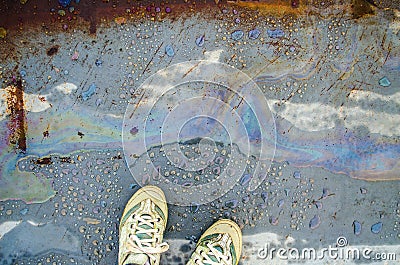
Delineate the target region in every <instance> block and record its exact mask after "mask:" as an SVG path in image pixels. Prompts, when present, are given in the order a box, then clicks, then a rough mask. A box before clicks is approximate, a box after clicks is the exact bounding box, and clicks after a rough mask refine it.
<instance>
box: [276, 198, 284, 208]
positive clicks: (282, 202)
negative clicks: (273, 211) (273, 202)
mask: <svg viewBox="0 0 400 265" xmlns="http://www.w3.org/2000/svg"><path fill="white" fill-rule="evenodd" d="M284 204H285V201H284V200H283V199H281V200H279V201H278V204H277V206H278V208H281V207H282V206H283V205H284Z"/></svg>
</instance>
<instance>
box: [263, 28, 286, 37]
mask: <svg viewBox="0 0 400 265" xmlns="http://www.w3.org/2000/svg"><path fill="white" fill-rule="evenodd" d="M267 34H268V36H269V37H270V38H273V39H277V38H282V37H283V36H284V35H285V33H284V32H283V30H281V29H275V30H270V29H268V30H267Z"/></svg>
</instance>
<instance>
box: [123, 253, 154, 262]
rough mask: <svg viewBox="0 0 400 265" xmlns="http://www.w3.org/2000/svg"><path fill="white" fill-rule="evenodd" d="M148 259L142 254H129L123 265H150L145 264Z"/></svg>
mask: <svg viewBox="0 0 400 265" xmlns="http://www.w3.org/2000/svg"><path fill="white" fill-rule="evenodd" d="M148 259H149V257H148V256H147V255H146V254H143V253H139V254H129V256H128V257H127V258H126V260H125V262H124V264H135V265H146V264H150V263H147V261H148Z"/></svg>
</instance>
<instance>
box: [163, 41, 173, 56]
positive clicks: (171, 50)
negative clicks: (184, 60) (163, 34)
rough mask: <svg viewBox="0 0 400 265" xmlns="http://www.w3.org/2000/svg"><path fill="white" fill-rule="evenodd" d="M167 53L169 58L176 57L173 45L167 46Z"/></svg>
mask: <svg viewBox="0 0 400 265" xmlns="http://www.w3.org/2000/svg"><path fill="white" fill-rule="evenodd" d="M165 53H166V54H167V55H168V56H169V57H172V56H174V55H175V51H174V48H173V47H172V45H171V44H168V45H167V46H165Z"/></svg>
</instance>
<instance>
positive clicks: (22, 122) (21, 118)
mask: <svg viewBox="0 0 400 265" xmlns="http://www.w3.org/2000/svg"><path fill="white" fill-rule="evenodd" d="M5 90H6V92H7V95H6V101H7V113H8V114H9V122H8V129H9V132H10V134H9V138H8V141H9V143H10V144H13V145H16V148H17V149H19V150H20V151H21V152H23V153H25V152H26V148H27V144H26V131H27V123H26V116H25V106H24V91H23V87H22V81H21V79H20V78H18V79H16V80H15V81H14V83H13V84H11V85H9V86H8V87H6V89H5Z"/></svg>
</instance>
